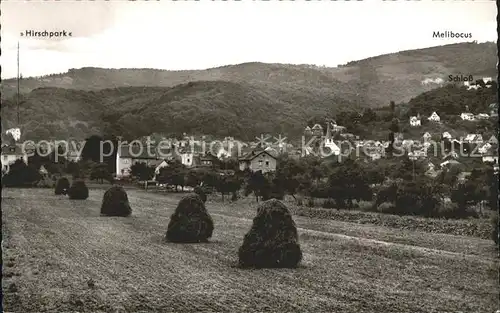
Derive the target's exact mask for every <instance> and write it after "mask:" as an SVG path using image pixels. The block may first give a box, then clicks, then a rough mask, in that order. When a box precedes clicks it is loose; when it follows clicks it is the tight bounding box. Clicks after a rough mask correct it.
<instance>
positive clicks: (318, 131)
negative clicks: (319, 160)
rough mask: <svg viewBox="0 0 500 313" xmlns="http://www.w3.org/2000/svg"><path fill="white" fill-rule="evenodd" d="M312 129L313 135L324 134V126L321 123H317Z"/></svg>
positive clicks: (319, 135)
mask: <svg viewBox="0 0 500 313" xmlns="http://www.w3.org/2000/svg"><path fill="white" fill-rule="evenodd" d="M311 130H312V135H313V136H318V137H321V136H323V127H322V126H321V125H319V124H315V125H314V126H313V128H312V129H311Z"/></svg>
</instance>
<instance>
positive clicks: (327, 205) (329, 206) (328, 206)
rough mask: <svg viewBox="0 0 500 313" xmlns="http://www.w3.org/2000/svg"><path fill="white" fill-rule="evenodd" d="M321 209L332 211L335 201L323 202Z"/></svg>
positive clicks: (327, 200)
mask: <svg viewBox="0 0 500 313" xmlns="http://www.w3.org/2000/svg"><path fill="white" fill-rule="evenodd" d="M323 208H325V209H333V208H335V201H333V199H330V198H328V199H326V200H325V201H323Z"/></svg>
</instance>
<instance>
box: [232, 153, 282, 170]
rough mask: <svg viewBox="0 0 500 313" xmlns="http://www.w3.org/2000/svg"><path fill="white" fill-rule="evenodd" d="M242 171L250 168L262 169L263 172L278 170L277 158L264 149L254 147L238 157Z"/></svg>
mask: <svg viewBox="0 0 500 313" xmlns="http://www.w3.org/2000/svg"><path fill="white" fill-rule="evenodd" d="M238 163H239V167H240V170H241V171H244V170H247V169H248V170H250V171H252V172H256V171H262V173H267V172H274V171H276V166H277V159H276V157H274V156H273V155H272V154H270V153H269V152H267V151H265V150H264V149H254V150H252V151H250V152H249V153H247V154H246V155H244V156H243V157H241V158H239V159H238Z"/></svg>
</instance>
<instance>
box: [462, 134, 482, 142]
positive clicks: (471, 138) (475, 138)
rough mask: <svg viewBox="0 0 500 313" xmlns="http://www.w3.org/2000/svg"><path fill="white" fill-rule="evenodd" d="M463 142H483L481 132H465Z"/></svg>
mask: <svg viewBox="0 0 500 313" xmlns="http://www.w3.org/2000/svg"><path fill="white" fill-rule="evenodd" d="M464 142H467V143H475V144H481V143H483V136H482V135H481V134H467V136H465V138H464Z"/></svg>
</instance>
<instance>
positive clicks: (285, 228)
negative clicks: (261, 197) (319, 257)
mask: <svg viewBox="0 0 500 313" xmlns="http://www.w3.org/2000/svg"><path fill="white" fill-rule="evenodd" d="M238 256H239V265H240V266H241V267H256V268H264V267H269V268H272V267H287V268H292V267H296V266H297V265H298V264H299V262H300V261H301V260H302V252H301V250H300V245H299V243H298V235H297V228H296V226H295V222H294V221H293V219H292V216H291V214H290V212H289V211H288V209H287V207H286V206H285V205H284V204H283V203H282V202H281V201H279V200H276V199H271V200H268V201H265V202H263V203H262V204H261V205H260V206H259V207H258V209H257V216H256V217H255V218H254V219H253V225H252V228H251V229H250V231H249V232H248V233H247V234H246V235H245V238H244V239H243V245H242V246H241V247H240V249H239V252H238Z"/></svg>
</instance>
